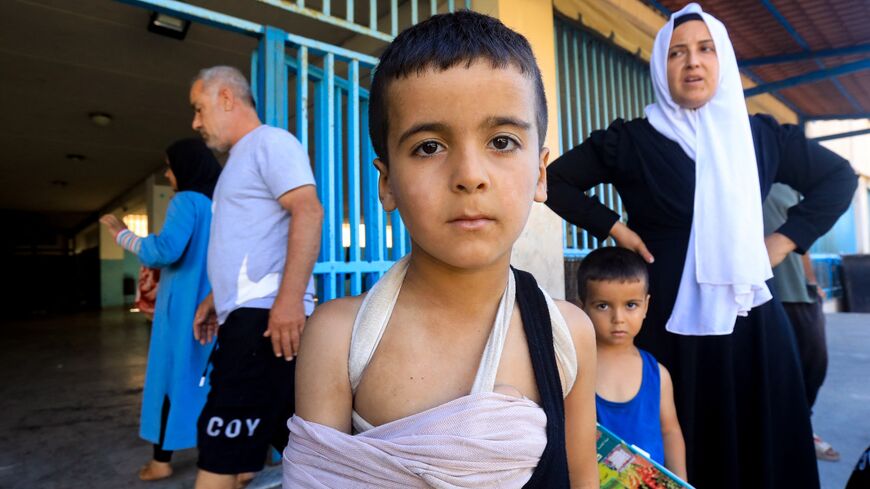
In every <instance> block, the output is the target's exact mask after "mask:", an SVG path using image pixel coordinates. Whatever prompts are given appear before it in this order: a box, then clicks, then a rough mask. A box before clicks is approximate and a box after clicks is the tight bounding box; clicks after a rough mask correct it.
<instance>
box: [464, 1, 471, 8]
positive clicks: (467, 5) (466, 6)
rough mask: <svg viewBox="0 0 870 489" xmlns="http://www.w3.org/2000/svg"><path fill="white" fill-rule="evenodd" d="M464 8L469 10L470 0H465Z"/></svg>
mask: <svg viewBox="0 0 870 489" xmlns="http://www.w3.org/2000/svg"><path fill="white" fill-rule="evenodd" d="M465 8H466V9H468V10H471V0H465Z"/></svg>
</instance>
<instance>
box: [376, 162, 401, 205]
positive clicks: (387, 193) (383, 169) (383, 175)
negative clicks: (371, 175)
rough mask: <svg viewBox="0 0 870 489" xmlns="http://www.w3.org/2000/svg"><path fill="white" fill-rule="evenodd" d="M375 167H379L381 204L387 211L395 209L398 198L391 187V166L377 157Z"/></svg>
mask: <svg viewBox="0 0 870 489" xmlns="http://www.w3.org/2000/svg"><path fill="white" fill-rule="evenodd" d="M375 168H377V169H378V197H379V198H380V199H381V205H382V206H384V210H385V211H387V212H391V211H394V210H396V199H395V197H394V196H393V191H392V189H391V188H390V167H389V166H387V164H386V163H384V162H383V161H381V159H380V158H375Z"/></svg>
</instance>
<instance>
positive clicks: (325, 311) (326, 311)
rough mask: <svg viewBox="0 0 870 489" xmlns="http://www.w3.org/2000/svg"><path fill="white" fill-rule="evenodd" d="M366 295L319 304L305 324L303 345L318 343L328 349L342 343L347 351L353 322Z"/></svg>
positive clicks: (342, 347)
mask: <svg viewBox="0 0 870 489" xmlns="http://www.w3.org/2000/svg"><path fill="white" fill-rule="evenodd" d="M364 297H365V294H363V295H358V296H354V297H341V298H339V299H333V300H331V301H329V302H325V303H323V304H321V305H319V306H317V307H316V308H315V309H314V313H313V314H312V315H311V317H310V318H308V321H307V322H306V324H305V329H304V330H303V335H302V340H303V345H308V344H317V345H318V346H324V347H327V348H328V350H327V351H329V350H333V349H334V348H335V347H336V346H337V345H341V349H343V350H344V351H345V352H346V351H347V350H348V349H349V348H350V336H351V333H352V332H353V323H354V321H355V320H356V315H357V313H358V312H359V307H360V304H362V301H363V298H364ZM318 350H320V348H318ZM321 351H322V350H321Z"/></svg>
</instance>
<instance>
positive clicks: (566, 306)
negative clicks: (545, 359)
mask: <svg viewBox="0 0 870 489" xmlns="http://www.w3.org/2000/svg"><path fill="white" fill-rule="evenodd" d="M554 302H555V303H556V307H558V308H559V312H561V313H562V317H564V318H565V323H566V324H567V325H568V330H569V331H570V332H571V337H572V338H573V339H574V344H581V345H589V344H591V345H592V347H593V348H594V345H595V328H593V327H592V321H590V320H589V316H587V315H586V313H585V312H583V309H580V308H579V307H577V306H575V305H574V304H572V303H570V302H568V301H564V300H557V299H554Z"/></svg>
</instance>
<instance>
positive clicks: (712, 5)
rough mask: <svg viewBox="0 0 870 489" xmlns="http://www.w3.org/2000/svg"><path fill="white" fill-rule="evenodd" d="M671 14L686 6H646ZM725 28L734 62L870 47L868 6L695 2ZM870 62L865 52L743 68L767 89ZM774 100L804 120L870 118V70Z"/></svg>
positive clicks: (849, 0) (834, 0)
mask: <svg viewBox="0 0 870 489" xmlns="http://www.w3.org/2000/svg"><path fill="white" fill-rule="evenodd" d="M648 3H650V4H651V5H653V6H655V7H658V8H664V9H667V10H669V11H671V12H674V11H677V10H679V9H681V8H682V7H684V6H685V5H686V4H688V3H689V2H688V1H685V0H659V1H653V0H649V1H648ZM698 3H699V4H700V5H701V6H702V7H703V8H704V10H705V11H707V12H709V13H710V14H712V15H714V16H716V17H717V18H718V19H719V20H721V21H722V22H723V23H724V24H725V26H726V27H727V28H728V32H729V34H730V36H731V41H732V43H733V44H734V51H735V52H736V53H737V58H738V59H739V60H747V59H752V58H758V57H762V56H777V55H785V54H795V53H801V52H805V51H819V50H827V49H836V48H847V47H855V46H861V45H867V44H870V1H868V0H706V1H700V2H698ZM865 60H870V51H868V50H865V51H863V53H861V54H852V55H849V56H837V57H826V58H816V59H810V60H801V61H789V62H783V63H776V64H766V65H759V66H752V67H747V68H743V72H744V73H746V74H747V75H749V76H750V77H752V78H753V79H755V80H756V82H757V83H760V84H763V83H770V82H776V81H780V80H785V79H788V78H792V77H797V76H801V75H806V74H808V73H812V72H817V71H819V70H826V69H832V68H836V67H838V66H841V65H843V64H846V63H852V62H856V61H865ZM775 95H777V97H778V98H779V99H780V100H783V102H785V103H786V104H788V105H790V106H791V108H792V109H793V110H795V111H796V112H797V113H798V115H799V116H800V117H802V118H805V119H817V118H831V117H836V116H855V117H868V115H870V67H865V68H864V69H863V70H861V71H857V72H852V73H848V74H843V75H840V76H835V77H831V78H826V79H824V80H819V81H814V82H808V83H804V84H800V85H795V86H792V87H789V88H783V89H781V90H779V91H777V92H775Z"/></svg>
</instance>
